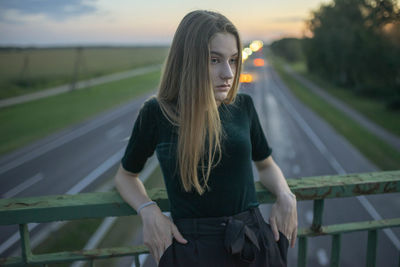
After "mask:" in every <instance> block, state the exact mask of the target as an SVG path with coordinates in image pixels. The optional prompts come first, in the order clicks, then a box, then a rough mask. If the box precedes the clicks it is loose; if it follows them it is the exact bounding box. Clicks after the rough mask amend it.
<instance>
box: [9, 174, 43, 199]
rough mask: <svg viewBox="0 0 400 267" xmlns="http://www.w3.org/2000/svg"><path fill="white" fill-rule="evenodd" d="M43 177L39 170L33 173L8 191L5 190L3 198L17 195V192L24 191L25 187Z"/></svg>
mask: <svg viewBox="0 0 400 267" xmlns="http://www.w3.org/2000/svg"><path fill="white" fill-rule="evenodd" d="M43 178H44V176H43V174H42V173H41V172H39V173H38V174H36V175H34V176H33V177H31V178H29V179H27V180H26V181H24V182H23V183H21V184H19V185H17V186H16V187H14V188H13V189H11V190H10V191H8V192H6V193H4V194H3V198H11V197H13V196H15V195H18V194H19V193H21V192H22V191H24V190H25V189H27V188H28V187H30V186H32V185H34V184H36V183H37V182H39V181H40V180H42V179H43Z"/></svg>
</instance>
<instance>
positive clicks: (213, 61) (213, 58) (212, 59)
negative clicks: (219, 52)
mask: <svg viewBox="0 0 400 267" xmlns="http://www.w3.org/2000/svg"><path fill="white" fill-rule="evenodd" d="M218 62H219V60H218V58H215V57H212V58H211V63H218Z"/></svg>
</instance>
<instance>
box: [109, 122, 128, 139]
mask: <svg viewBox="0 0 400 267" xmlns="http://www.w3.org/2000/svg"><path fill="white" fill-rule="evenodd" d="M123 130H124V127H122V125H121V124H118V125H116V126H115V127H113V128H111V129H110V130H108V131H107V132H106V136H107V138H108V139H114V138H115V137H116V136H117V135H119V134H120V133H121V132H122V131H123Z"/></svg>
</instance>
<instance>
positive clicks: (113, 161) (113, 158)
mask: <svg viewBox="0 0 400 267" xmlns="http://www.w3.org/2000/svg"><path fill="white" fill-rule="evenodd" d="M124 151H125V148H123V149H120V150H119V151H118V152H117V153H115V154H114V155H113V156H111V157H110V158H109V159H107V160H106V161H105V162H103V163H102V164H101V165H100V166H99V167H97V168H96V169H94V170H93V171H92V172H91V173H89V174H88V175H87V176H86V177H85V178H83V179H82V180H81V181H80V182H79V183H78V184H76V185H75V186H73V187H72V188H71V189H70V190H68V191H67V192H66V193H65V194H71V195H72V194H77V193H79V192H81V191H82V190H83V189H85V188H86V187H87V186H88V185H90V184H91V183H92V182H93V181H94V180H96V179H97V178H98V177H100V176H101V175H102V174H104V173H105V172H106V171H107V170H108V169H110V168H111V167H112V166H114V165H115V164H116V163H117V162H118V161H120V160H121V158H122V155H123V153H124ZM38 225H39V224H38V223H29V224H28V229H29V231H31V230H33V229H35V228H36V227H37V226H38ZM19 239H20V235H19V232H16V233H14V234H13V235H12V236H11V237H9V238H8V239H7V240H6V241H5V242H4V243H3V244H1V245H0V254H1V253H3V252H4V251H5V250H7V249H8V248H9V247H11V246H12V245H14V244H15V243H16V242H18V241H19Z"/></svg>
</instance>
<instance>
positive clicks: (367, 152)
mask: <svg viewBox="0 0 400 267" xmlns="http://www.w3.org/2000/svg"><path fill="white" fill-rule="evenodd" d="M268 58H269V59H270V61H271V63H272V65H273V66H274V68H275V70H276V71H277V72H278V74H279V76H280V77H281V78H282V80H283V81H284V82H285V84H286V85H287V86H288V87H289V88H290V90H291V91H292V93H293V94H294V95H295V96H296V97H297V98H298V99H300V100H301V101H302V102H303V103H304V104H306V105H307V106H309V107H310V108H311V109H312V110H313V111H314V112H316V113H317V114H318V115H319V116H321V117H322V118H323V119H325V120H326V121H327V122H328V123H330V124H331V125H332V126H333V127H334V128H335V129H336V130H337V131H338V132H339V133H340V134H342V135H343V136H344V137H345V138H346V139H347V140H349V141H350V142H351V143H352V144H353V145H354V146H355V147H356V148H357V149H358V150H359V151H360V152H361V153H362V154H364V156H365V157H367V158H368V159H369V160H370V161H371V162H373V163H374V164H376V165H377V166H378V167H379V168H380V169H382V170H398V169H400V153H399V152H397V150H395V149H394V148H392V147H391V146H389V145H388V144H387V143H386V142H385V141H383V140H382V139H380V138H379V137H377V136H375V135H374V134H372V133H370V132H369V131H368V130H366V129H365V128H364V127H362V126H361V125H359V124H358V123H357V122H356V121H354V120H353V119H351V118H349V117H348V116H347V115H346V114H345V113H343V112H342V111H340V110H338V109H336V108H335V107H334V106H332V105H331V104H329V103H328V102H326V101H325V100H324V99H322V98H321V97H319V96H317V95H315V94H314V93H313V92H312V91H311V90H309V89H308V88H307V87H305V86H303V85H302V84H300V83H298V82H297V81H296V80H295V79H294V78H292V77H291V76H290V75H289V74H288V73H287V72H286V71H285V70H284V68H283V61H282V60H280V59H279V58H277V57H273V56H272V55H269V56H268Z"/></svg>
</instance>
